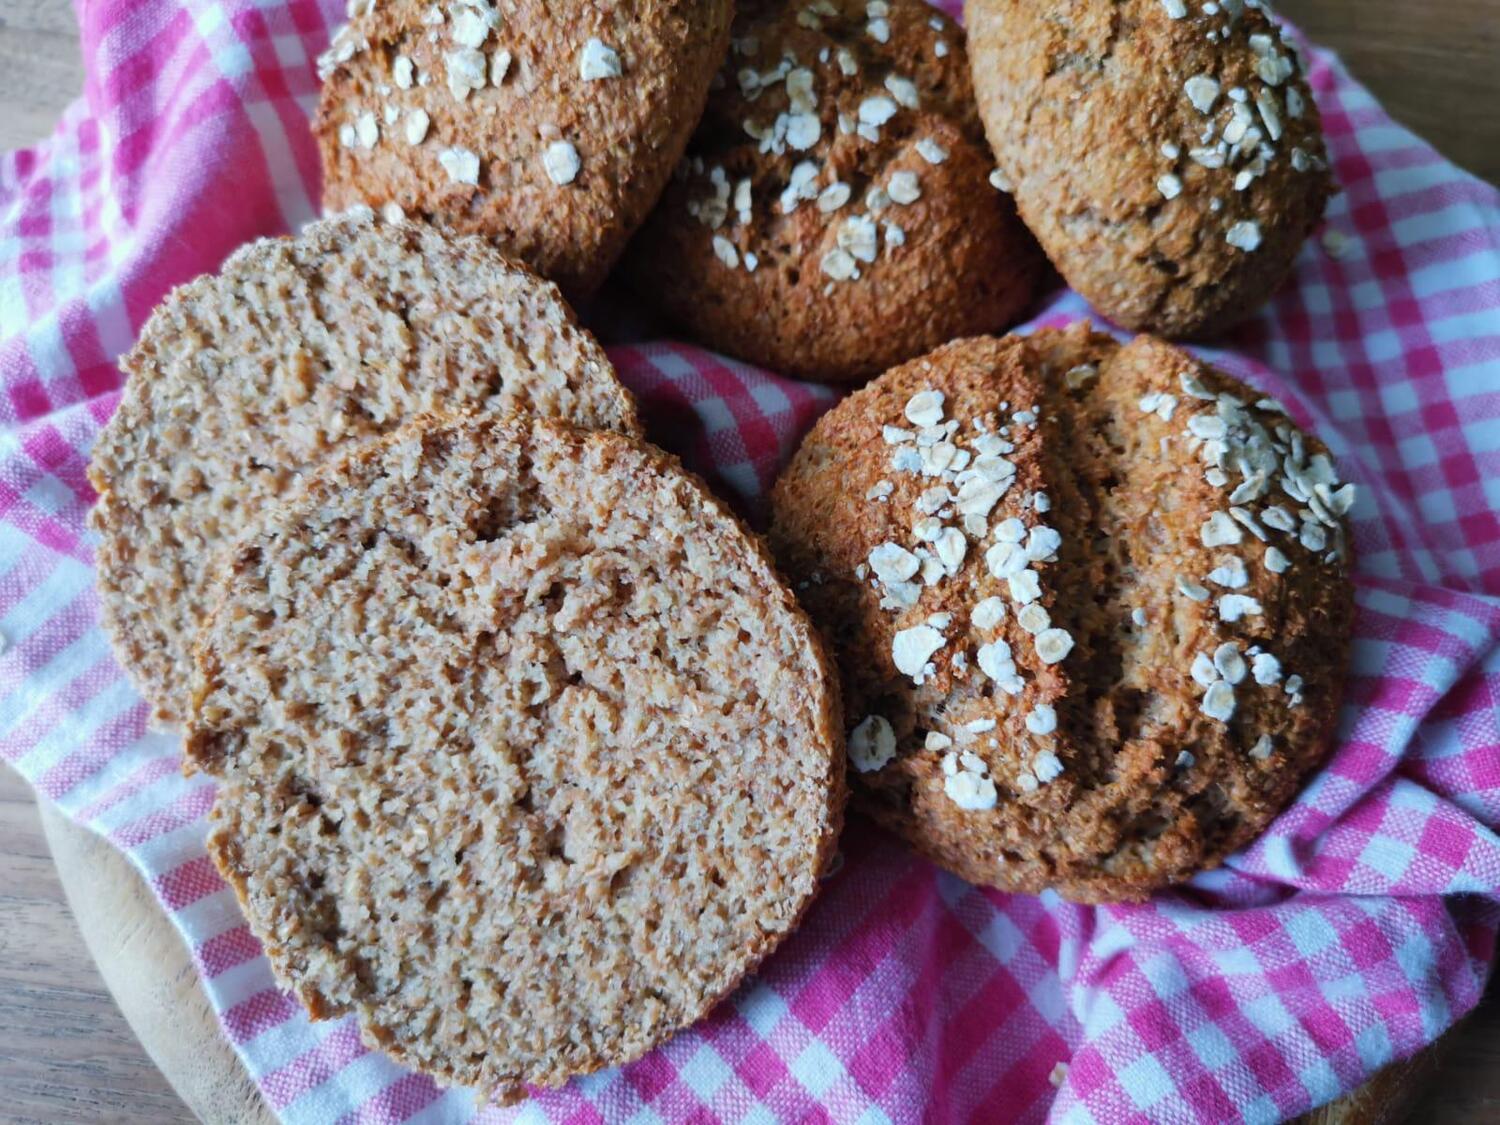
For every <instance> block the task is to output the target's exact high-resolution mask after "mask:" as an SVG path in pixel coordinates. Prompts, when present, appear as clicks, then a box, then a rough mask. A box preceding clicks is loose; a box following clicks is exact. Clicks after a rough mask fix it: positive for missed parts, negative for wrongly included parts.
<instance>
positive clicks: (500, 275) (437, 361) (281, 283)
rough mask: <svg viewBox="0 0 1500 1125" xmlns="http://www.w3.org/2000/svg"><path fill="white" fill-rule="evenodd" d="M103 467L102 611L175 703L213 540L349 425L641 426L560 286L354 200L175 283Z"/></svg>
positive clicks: (295, 478)
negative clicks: (541, 422)
mask: <svg viewBox="0 0 1500 1125" xmlns="http://www.w3.org/2000/svg"><path fill="white" fill-rule="evenodd" d="M121 362H122V366H123V367H124V369H125V371H126V372H127V374H128V375H129V381H128V382H127V383H126V386H125V394H124V398H123V400H122V401H121V403H120V407H119V409H118V410H117V411H116V412H115V415H114V417H113V419H111V421H110V423H109V425H108V426H106V427H105V429H104V432H103V433H102V434H101V435H100V437H99V440H98V442H97V443H96V444H95V447H94V453H93V460H92V463H91V464H90V466H89V479H90V481H91V482H92V483H93V485H94V488H95V489H97V490H98V492H99V494H100V499H99V504H98V506H97V507H96V508H95V509H94V513H93V522H94V527H95V528H96V529H97V530H98V532H99V537H100V541H99V547H98V552H97V564H98V575H99V578H98V580H99V589H100V592H101V595H102V599H103V613H104V623H105V625H106V627H107V628H108V630H109V633H110V636H111V639H112V640H113V641H114V644H115V649H116V651H117V652H118V653H119V656H120V662H121V663H122V664H123V665H124V666H125V668H126V669H127V671H129V672H130V674H131V675H132V677H133V678H134V679H135V681H136V683H137V685H138V686H139V687H140V689H141V690H142V692H143V693H144V694H145V695H146V697H147V699H148V700H150V702H151V704H152V705H153V708H154V710H155V714H156V718H157V720H158V721H160V722H163V723H174V722H177V721H178V720H179V719H180V711H181V708H182V706H183V703H184V700H185V699H186V696H187V690H188V681H189V677H190V673H191V669H192V645H193V639H194V636H195V635H196V633H197V628H198V623H199V621H200V620H201V618H202V615H203V613H204V611H205V610H206V608H207V603H206V600H205V599H206V597H207V586H208V583H209V580H210V578H211V576H212V574H213V571H214V556H215V553H216V552H217V551H218V550H220V548H221V545H222V544H223V543H224V542H226V541H227V540H228V539H230V538H231V537H233V536H234V535H236V534H237V533H238V532H239V531H240V530H241V529H242V528H243V526H244V525H245V524H246V523H247V522H248V521H249V519H250V517H252V516H253V515H255V514H257V513H258V512H259V510H260V509H261V508H263V507H264V506H265V505H266V503H267V502H268V501H271V500H273V499H275V498H277V497H279V496H282V495H284V494H285V493H287V492H288V491H289V490H290V489H291V488H292V487H293V486H294V485H295V484H297V483H298V482H299V481H300V479H301V478H302V476H303V474H305V473H307V472H309V471H310V470H311V469H313V468H314V467H315V466H316V465H317V464H318V463H319V462H321V461H322V460H323V459H324V458H326V457H327V456H328V454H329V453H330V452H331V451H333V450H334V449H336V448H338V447H339V446H340V445H342V444H343V443H344V442H346V441H349V440H352V439H359V438H366V437H370V436H373V435H376V434H382V433H386V432H388V431H390V430H392V429H394V428H396V427H397V426H399V425H400V424H402V423H403V422H405V421H407V420H408V419H410V418H412V417H414V416H415V415H417V414H420V413H423V412H430V411H434V410H453V409H460V408H464V407H474V408H477V409H482V410H490V411H495V412H501V413H503V412H506V411H512V410H530V411H533V412H536V413H539V414H545V415H551V416H557V417H562V418H566V419H568V420H569V421H573V422H577V423H579V424H580V425H585V426H591V427H603V428H609V429H615V430H620V431H622V432H625V433H631V434H635V433H639V432H640V424H639V422H638V421H637V420H636V413H635V404H634V402H633V401H632V400H631V397H630V394H629V392H627V391H626V390H625V388H624V387H623V386H622V385H621V384H620V382H619V380H618V379H616V378H615V374H614V369H613V368H612V367H611V366H610V363H609V360H608V358H606V356H605V355H604V352H603V350H602V349H601V348H600V347H599V345H598V344H597V343H596V342H595V341H594V338H593V337H592V336H590V335H589V334H588V332H586V331H585V330H584V329H582V328H580V327H579V326H578V325H577V323H576V322H575V320H574V318H573V313H572V311H571V310H570V309H569V308H568V307H567V305H566V304H565V303H564V302H563V300H562V298H561V296H560V295H559V294H558V292H557V289H556V288H555V287H554V286H552V285H550V284H548V283H547V282H544V281H542V280H540V279H539V278H537V277H536V276H535V275H534V274H532V273H531V272H530V271H528V270H526V269H524V268H522V267H521V266H518V265H516V264H515V263H513V262H511V261H509V260H507V259H505V258H503V257H501V256H500V255H499V254H498V253H497V252H495V251H494V250H493V249H491V248H490V247H489V246H487V245H486V244H485V243H483V242H481V241H480V240H478V239H475V238H461V239H455V240H449V239H447V238H445V237H443V236H442V235H440V234H438V233H437V232H436V231H433V230H431V229H430V228H427V227H424V226H418V225H414V224H398V225H389V224H381V223H377V222H376V221H374V220H373V219H372V218H370V217H369V216H368V215H366V216H364V217H359V216H347V217H344V218H341V219H338V220H331V221H327V222H321V223H315V224H313V225H311V226H309V227H308V228H307V229H306V230H304V231H303V232H302V233H301V234H300V235H298V236H297V237H296V238H292V239H274V240H266V241H261V242H257V243H255V244H253V245H251V246H247V247H245V248H243V249H241V250H239V251H238V252H237V253H235V254H234V255H233V256H232V257H231V258H230V259H229V260H228V261H227V262H225V264H224V266H223V268H222V269H221V270H220V271H219V273H218V274H215V275H211V276H205V277H201V278H199V279H197V280H196V281H193V282H191V283H190V284H188V285H184V286H182V287H181V288H179V289H177V290H175V291H174V292H173V293H172V294H170V295H169V296H168V297H167V298H166V300H165V301H163V302H162V304H161V305H160V306H159V307H158V308H157V310H156V311H155V312H154V313H153V314H152V315H151V319H150V320H149V321H148V322H147V324H146V327H145V329H144V330H143V331H142V333H141V338H140V340H139V342H138V343H137V344H136V346H135V349H134V350H133V351H132V352H131V353H130V354H129V355H127V356H126V357H125V358H124V359H123V360H122V361H121Z"/></svg>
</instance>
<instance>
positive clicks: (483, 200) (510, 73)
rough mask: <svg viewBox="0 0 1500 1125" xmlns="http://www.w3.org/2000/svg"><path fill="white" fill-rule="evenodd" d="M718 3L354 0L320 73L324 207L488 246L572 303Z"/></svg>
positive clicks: (675, 109) (682, 101) (692, 84)
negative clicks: (441, 228)
mask: <svg viewBox="0 0 1500 1125" xmlns="http://www.w3.org/2000/svg"><path fill="white" fill-rule="evenodd" d="M733 14H734V5H733V0H610V2H609V3H603V4H601V3H593V2H587V0H506V2H505V3H503V4H497V3H494V2H492V0H441V2H439V3H433V2H432V0H381V2H380V3H375V2H374V0H353V2H352V3H351V5H350V21H349V23H348V24H347V25H346V26H345V27H344V28H342V29H341V30H340V31H339V33H338V35H337V36H336V37H335V39H334V42H333V46H332V47H331V48H330V49H329V51H328V53H327V54H326V55H325V56H324V57H323V58H322V59H321V60H320V73H321V75H322V77H323V93H322V99H321V101H320V103H319V106H318V116H317V121H316V123H315V125H314V128H315V130H316V132H317V135H318V142H319V146H320V149H321V152H322V157H323V198H324V203H325V204H326V205H327V206H328V207H330V208H331V209H342V208H345V207H348V206H351V205H352V204H355V203H366V204H369V205H370V206H372V207H375V208H379V209H382V210H385V211H390V212H392V213H395V212H398V211H399V212H401V213H404V214H407V215H420V216H423V217H425V218H430V219H433V220H435V221H440V222H443V223H446V224H451V225H452V226H453V227H455V228H456V229H458V230H462V231H467V232H473V233H478V234H483V235H486V236H489V237H491V238H493V239H494V240H495V242H496V243H497V244H498V245H499V246H500V248H501V249H502V250H504V251H505V252H506V253H509V254H514V255H516V256H517V257H519V258H521V259H522V260H523V261H525V262H527V263H528V264H529V265H531V266H532V267H533V268H535V269H536V270H538V271H539V272H540V273H542V274H543V275H544V276H546V277H550V278H552V279H553V280H554V281H556V282H557V283H558V284H559V285H561V286H562V287H563V289H564V291H565V292H567V293H568V295H569V296H570V297H573V298H574V299H577V298H579V297H582V296H585V295H587V294H588V293H590V292H591V291H592V290H594V289H595V288H597V287H598V285H599V283H600V282H602V281H603V280H604V277H605V275H606V274H608V273H609V271H610V268H611V267H612V266H613V265H614V263H615V260H616V259H617V258H618V257H619V256H620V253H621V251H622V250H624V248H625V243H626V242H627V241H628V240H629V238H630V236H631V234H632V233H633V232H634V231H635V229H636V228H637V227H638V226H640V224H641V221H642V220H643V219H645V217H646V213H647V212H648V211H650V209H651V207H652V205H653V204H654V203H655V202H656V200H657V198H658V197H659V196H660V195H661V191H662V188H663V187H664V186H665V185H666V182H667V178H668V177H669V176H670V175H671V173H672V168H673V167H674V166H675V165H676V163H677V161H678V159H679V158H680V157H681V156H682V150H683V146H684V145H686V144H687V140H688V137H689V136H690V135H691V134H692V131H693V128H694V126H696V125H697V123H698V118H699V117H700V116H701V115H702V113H703V102H704V99H705V98H706V97H707V96H708V84H709V81H710V80H711V79H712V78H713V75H714V72H715V71H716V70H717V69H718V66H719V63H720V62H721V61H722V60H723V58H724V52H725V49H726V47H727V45H728V35H729V25H730V20H731V18H732V17H733Z"/></svg>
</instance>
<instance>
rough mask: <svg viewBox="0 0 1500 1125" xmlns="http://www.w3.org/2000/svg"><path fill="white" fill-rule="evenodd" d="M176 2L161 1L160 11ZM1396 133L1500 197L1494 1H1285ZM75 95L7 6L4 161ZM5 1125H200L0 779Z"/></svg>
mask: <svg viewBox="0 0 1500 1125" xmlns="http://www.w3.org/2000/svg"><path fill="white" fill-rule="evenodd" d="M159 2H167V0H159ZM1278 8H1279V9H1280V10H1282V11H1284V12H1285V13H1286V14H1287V16H1289V17H1290V18H1291V19H1293V20H1294V21H1296V22H1297V23H1299V24H1300V25H1301V26H1302V27H1303V29H1305V30H1306V31H1307V32H1308V33H1309V34H1310V35H1311V36H1312V37H1313V38H1314V39H1315V40H1317V41H1318V42H1320V43H1325V44H1327V45H1329V46H1332V47H1335V48H1336V49H1338V50H1339V51H1340V52H1341V53H1342V54H1343V56H1344V58H1345V59H1346V61H1347V62H1348V63H1349V65H1350V67H1351V69H1352V70H1353V71H1354V72H1355V74H1356V75H1357V76H1358V77H1359V78H1361V79H1362V80H1363V81H1364V82H1366V83H1367V84H1368V85H1369V86H1370V87H1371V88H1372V89H1373V90H1374V91H1375V94H1376V96H1377V97H1379V98H1380V99H1381V100H1382V101H1383V102H1384V104H1385V105H1386V106H1387V108H1388V109H1389V110H1390V111H1391V112H1392V113H1393V114H1394V115H1395V116H1396V117H1397V118H1398V119H1400V120H1401V121H1403V122H1405V123H1406V124H1408V125H1410V126H1411V127H1412V128H1413V129H1414V130H1416V131H1417V132H1418V133H1420V134H1422V135H1423V136H1425V137H1427V138H1428V139H1429V140H1431V141H1432V142H1433V143H1434V144H1436V145H1437V147H1438V148H1439V149H1441V150H1442V151H1443V152H1445V153H1446V154H1447V155H1448V156H1449V157H1450V158H1452V159H1453V160H1455V161H1456V162H1458V163H1459V164H1461V165H1463V166H1464V167H1466V168H1468V169H1469V170H1471V171H1473V172H1475V173H1477V174H1479V175H1481V176H1483V177H1485V178H1486V179H1489V180H1491V181H1494V182H1497V183H1500V0H1283V2H1282V3H1280V4H1278ZM81 82H82V72H81V68H80V64H79V60H78V46H77V35H76V30H75V26H74V20H73V14H72V10H71V7H70V5H69V4H68V3H67V0H0V148H5V149H9V148H13V147H16V146H18V145H22V144H26V143H28V142H30V141H32V140H35V139H36V138H38V137H40V136H42V135H44V134H45V133H46V132H47V130H48V129H50V127H51V125H52V123H53V121H54V120H55V119H56V117H57V114H58V112H59V111H60V110H61V109H62V107H63V106H64V105H65V104H66V103H67V101H68V100H69V99H70V98H72V97H73V96H75V95H76V93H77V91H78V90H79V88H80V86H81ZM1496 991H1497V989H1491V996H1490V999H1489V1000H1488V1001H1486V1003H1485V1004H1484V1005H1482V1006H1481V1008H1480V1010H1479V1012H1478V1013H1477V1014H1476V1015H1475V1016H1474V1017H1473V1018H1472V1019H1471V1020H1470V1021H1469V1022H1468V1023H1467V1024H1466V1025H1465V1026H1464V1027H1462V1028H1460V1029H1459V1030H1457V1031H1456V1032H1454V1033H1453V1034H1452V1035H1451V1036H1449V1038H1448V1041H1447V1047H1446V1052H1445V1055H1444V1057H1443V1060H1442V1062H1441V1064H1440V1067H1439V1069H1438V1076H1437V1079H1436V1080H1435V1081H1434V1082H1433V1083H1432V1086H1431V1088H1430V1089H1429V1090H1428V1092H1427V1093H1426V1095H1425V1096H1424V1097H1423V1098H1422V1100H1421V1101H1420V1102H1419V1103H1418V1105H1417V1107H1416V1109H1415V1110H1414V1111H1413V1112H1412V1113H1411V1115H1410V1118H1409V1119H1410V1120H1412V1121H1414V1122H1422V1123H1423V1125H1459V1123H1463V1125H1468V1123H1471V1122H1482V1121H1500V997H1497V996H1496ZM0 1011H3V1012H4V1013H5V1015H4V1017H3V1019H0V1122H3V1123H6V1125H12V1123H14V1125H22V1123H31V1122H48V1123H52V1122H74V1121H109V1122H118V1123H120V1125H134V1123H137V1122H140V1123H145V1122H153V1123H168V1122H177V1121H191V1120H192V1119H193V1118H192V1115H191V1114H190V1113H189V1112H188V1111H187V1109H186V1107H185V1106H184V1105H183V1103H182V1102H181V1101H180V1100H178V1098H177V1096H176V1095H175V1094H174V1093H173V1091H172V1088H171V1086H170V1085H169V1084H168V1083H167V1081H166V1080H165V1079H164V1078H163V1077H162V1075H161V1074H160V1072H158V1070H157V1069H156V1067H155V1065H154V1064H153V1063H152V1062H151V1060H150V1058H149V1057H148V1056H147V1055H146V1053H145V1051H144V1050H143V1049H142V1048H141V1046H140V1044H139V1043H138V1042H137V1041H136V1038H135V1036H134V1035H133V1034H132V1033H131V1030H130V1028H129V1026H128V1025H127V1024H126V1023H125V1021H124V1019H123V1018H122V1017H121V1015H120V1013H119V1011H118V1010H117V1008H116V1007H115V1004H114V1002H113V1000H112V999H111V997H110V994H109V990H108V989H107V988H106V987H105V985H104V982H103V980H102V979H101V977H100V975H99V973H98V971H97V970H96V969H95V967H94V962H93V960H92V958H91V957H90V955H89V952H88V950H87V949H86V948H85V946H84V943H83V940H82V938H81V937H80V935H79V933H78V930H77V927H76V926H75V925H74V922H73V918H72V915H71V913H70V912H69V909H68V905H67V901H66V899H65V898H64V896H63V891H62V887H61V885H60V883H59V881H58V878H57V875H56V872H55V870H54V868H53V864H52V858H51V855H50V854H49V851H48V847H47V843H46V839H45V837H44V836H43V834H42V830H41V823H40V820H39V818H38V814H37V809H36V807H35V804H34V803H33V801H32V797H31V794H30V791H29V790H28V789H27V788H26V786H25V785H24V784H23V783H22V782H21V781H20V780H19V779H18V778H17V777H16V775H15V774H14V773H12V772H11V771H10V770H9V769H8V768H3V767H0Z"/></svg>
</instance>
